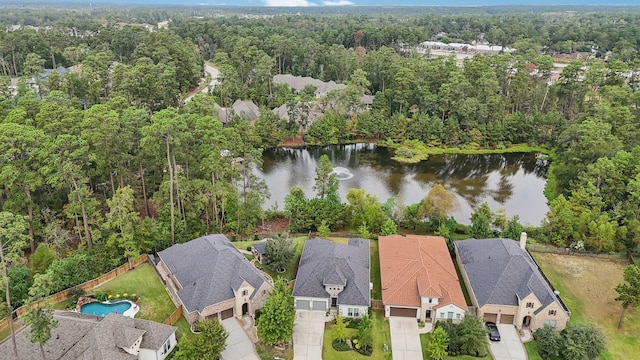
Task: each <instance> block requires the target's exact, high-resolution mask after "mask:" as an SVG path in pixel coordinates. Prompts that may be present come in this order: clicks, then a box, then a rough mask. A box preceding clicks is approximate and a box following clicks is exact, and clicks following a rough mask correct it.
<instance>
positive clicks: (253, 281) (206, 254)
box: [158, 234, 269, 312]
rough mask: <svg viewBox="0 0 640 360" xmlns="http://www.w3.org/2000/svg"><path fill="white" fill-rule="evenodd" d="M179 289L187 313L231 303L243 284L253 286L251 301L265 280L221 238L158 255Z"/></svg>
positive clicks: (198, 241) (206, 238)
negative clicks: (221, 303) (226, 301)
mask: <svg viewBox="0 0 640 360" xmlns="http://www.w3.org/2000/svg"><path fill="white" fill-rule="evenodd" d="M158 256H159V257H160V259H161V260H162V261H163V262H164V263H165V265H166V266H167V268H168V269H169V271H170V272H171V275H172V276H173V277H174V278H175V279H176V280H177V281H178V282H179V284H180V286H181V287H182V288H181V289H180V290H178V297H180V300H181V301H182V304H183V305H184V307H185V309H186V310H187V311H188V312H192V311H199V312H202V311H203V310H204V308H205V307H207V306H209V305H213V304H217V303H219V302H222V301H225V300H229V299H233V298H234V297H235V294H234V291H235V290H237V289H238V288H239V287H240V286H241V285H242V283H243V282H244V281H246V282H247V283H249V284H250V285H251V286H253V288H254V291H253V293H251V296H250V297H251V298H253V297H254V295H255V294H256V293H257V291H258V289H259V288H260V287H261V286H262V284H263V283H265V282H266V283H268V284H269V282H268V281H267V279H266V278H265V277H264V276H263V275H262V273H260V271H258V269H256V268H255V267H254V266H253V265H251V263H250V262H249V260H247V258H245V257H244V255H242V254H241V253H240V251H239V250H238V249H237V248H236V247H235V246H233V244H231V242H230V241H229V239H227V237H226V236H224V235H222V234H215V235H207V236H203V237H200V238H197V239H194V240H191V241H189V242H186V243H184V244H176V245H173V246H171V247H170V248H167V249H165V250H162V251H160V252H159V253H158Z"/></svg>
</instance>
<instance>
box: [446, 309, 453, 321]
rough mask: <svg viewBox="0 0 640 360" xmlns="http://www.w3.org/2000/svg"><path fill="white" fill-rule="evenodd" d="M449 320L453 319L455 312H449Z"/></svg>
mask: <svg viewBox="0 0 640 360" xmlns="http://www.w3.org/2000/svg"><path fill="white" fill-rule="evenodd" d="M447 319H449V320H451V319H453V311H449V312H448V313H447Z"/></svg>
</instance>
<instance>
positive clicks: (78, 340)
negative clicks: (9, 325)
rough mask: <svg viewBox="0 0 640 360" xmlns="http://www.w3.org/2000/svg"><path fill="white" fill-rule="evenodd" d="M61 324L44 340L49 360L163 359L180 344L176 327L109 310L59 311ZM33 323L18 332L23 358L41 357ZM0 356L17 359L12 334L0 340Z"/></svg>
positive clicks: (19, 353)
mask: <svg viewBox="0 0 640 360" xmlns="http://www.w3.org/2000/svg"><path fill="white" fill-rule="evenodd" d="M54 319H55V320H57V322H58V325H57V326H56V327H55V328H54V329H53V330H52V332H51V338H50V339H49V340H48V341H47V342H46V343H45V344H44V353H45V355H46V357H47V359H48V360H56V359H64V360H85V359H95V360H103V359H109V360H120V359H122V360H128V359H131V360H133V359H139V360H163V359H165V358H166V357H167V356H169V354H170V353H171V351H173V349H174V348H175V346H176V344H177V340H176V329H177V328H176V327H174V326H169V325H165V324H160V323H157V322H154V321H150V320H142V319H134V318H130V317H127V316H122V315H117V314H113V313H112V314H109V315H107V316H106V317H102V316H95V315H87V314H81V313H77V312H70V311H56V312H55V313H54ZM30 330H31V327H24V328H21V329H20V330H18V331H17V333H16V343H17V347H18V356H19V359H40V358H41V357H42V356H41V355H40V347H39V345H38V344H37V343H32V342H31V341H29V337H30V336H29V333H30ZM0 359H5V360H16V358H15V355H14V353H13V344H12V342H11V338H7V339H5V341H4V342H2V343H1V344H0Z"/></svg>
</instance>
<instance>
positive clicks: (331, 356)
mask: <svg viewBox="0 0 640 360" xmlns="http://www.w3.org/2000/svg"><path fill="white" fill-rule="evenodd" d="M371 314H372V317H371V319H372V320H373V354H371V356H364V355H360V354H359V353H357V352H355V351H351V350H350V351H335V350H334V349H333V346H331V342H332V341H333V330H332V327H333V325H332V324H331V323H327V324H326V326H325V330H324V338H323V340H322V358H323V359H324V360H357V359H371V360H391V332H390V331H389V321H387V320H386V319H385V318H384V316H383V315H382V312H381V311H379V310H372V311H371ZM357 332H358V330H356V329H347V333H348V335H349V336H353V335H355V334H357ZM384 344H387V345H388V346H389V351H387V352H384V351H383V346H384Z"/></svg>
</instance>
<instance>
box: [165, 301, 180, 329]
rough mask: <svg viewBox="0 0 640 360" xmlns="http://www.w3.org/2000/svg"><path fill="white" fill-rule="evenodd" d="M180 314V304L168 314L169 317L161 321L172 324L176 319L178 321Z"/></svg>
mask: <svg viewBox="0 0 640 360" xmlns="http://www.w3.org/2000/svg"><path fill="white" fill-rule="evenodd" d="M181 316H182V306H180V307H178V308H177V309H176V310H175V311H174V312H173V314H171V315H169V317H168V318H167V319H166V320H165V321H163V322H162V323H163V324H166V325H173V324H175V323H176V321H178V319H180V317H181Z"/></svg>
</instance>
